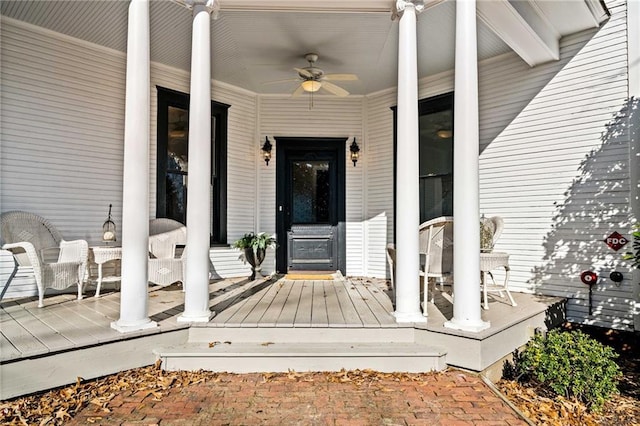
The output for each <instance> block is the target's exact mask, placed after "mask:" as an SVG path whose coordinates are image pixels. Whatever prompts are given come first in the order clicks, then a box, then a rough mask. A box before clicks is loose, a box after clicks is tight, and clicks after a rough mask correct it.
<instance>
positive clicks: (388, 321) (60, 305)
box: [0, 277, 546, 399]
mask: <svg viewBox="0 0 640 426" xmlns="http://www.w3.org/2000/svg"><path fill="white" fill-rule="evenodd" d="M209 294H210V296H209V299H210V304H209V305H210V307H211V310H212V311H214V312H215V313H216V315H215V316H214V318H213V319H212V320H211V321H210V322H209V323H205V324H200V323H198V324H193V325H189V324H184V323H178V322H177V320H176V319H177V317H178V316H179V315H180V314H181V313H182V312H183V309H184V305H183V303H184V293H183V292H182V291H181V288H180V287H179V286H177V285H174V286H169V287H165V288H160V287H152V288H150V291H149V315H150V318H151V319H152V320H153V321H156V322H157V323H158V327H155V328H152V329H147V330H141V331H137V332H132V333H126V334H121V333H119V332H117V331H115V330H113V329H112V328H111V323H112V322H113V321H116V320H118V318H119V316H120V312H119V309H120V308H119V306H120V293H119V292H117V291H113V290H111V291H110V290H109V289H107V290H105V291H104V292H103V295H102V296H101V297H99V298H94V297H92V295H93V293H92V292H91V291H90V290H88V291H86V297H85V299H83V300H76V298H75V295H74V294H73V289H71V291H70V292H69V293H66V294H58V295H50V296H47V297H45V307H44V308H38V307H37V297H31V298H26V299H16V300H6V301H3V302H2V303H0V331H1V333H0V382H1V383H0V384H1V387H0V390H1V392H0V399H6V398H9V397H13V396H16V395H20V394H25V393H31V392H35V391H38V390H42V389H47V388H51V387H55V386H59V385H62V384H66V383H70V382H73V381H75V379H76V377H78V376H80V377H83V378H85V379H90V378H94V377H99V376H102V375H105V374H111V373H114V372H117V371H121V370H124V369H128V368H134V367H137V366H142V365H149V364H152V363H153V362H155V360H156V359H157V358H158V356H159V354H160V352H161V351H162V350H164V349H166V348H172V347H173V348H180V347H183V348H184V347H189V345H192V346H193V347H203V348H205V349H204V350H205V351H207V352H211V351H210V350H208V349H207V348H209V345H208V343H207V342H211V341H212V340H220V341H224V340H234V342H235V343H237V344H234V345H233V350H236V348H240V347H241V345H242V344H243V343H247V344H248V343H251V342H253V343H256V342H264V341H265V339H269V340H271V341H273V342H283V343H284V342H286V343H288V344H289V346H288V347H287V348H288V349H287V351H288V352H287V354H286V355H283V356H288V357H289V358H291V356H292V354H293V353H295V352H305V351H308V350H309V348H310V347H311V346H313V345H309V344H306V346H305V347H304V349H302V348H296V347H295V344H297V343H300V342H307V343H313V344H318V345H319V346H318V348H320V349H318V351H322V350H327V351H330V350H334V351H335V350H337V349H336V348H338V349H339V348H341V346H340V345H341V344H347V345H348V344H349V343H359V344H362V345H364V346H363V347H364V348H365V349H366V350H367V351H369V353H374V352H375V354H377V355H376V356H377V357H380V356H381V353H383V352H388V353H389V354H391V355H390V356H393V354H394V353H396V355H398V354H400V352H402V353H403V354H404V355H403V356H407V355H406V354H407V353H409V352H412V351H413V348H412V347H411V346H410V345H416V344H417V345H418V346H419V347H420V348H421V350H422V349H424V348H426V346H425V345H430V347H433V345H438V344H441V343H442V342H444V346H446V347H447V348H445V349H444V350H442V351H440V352H439V355H438V356H440V357H442V356H443V354H445V353H447V351H448V352H452V351H456V352H459V351H457V350H456V349H452V348H456V347H458V346H457V345H460V344H461V343H460V342H461V341H460V340H456V339H463V340H462V342H464V341H473V342H475V343H478V342H480V343H482V340H483V339H487V341H489V340H490V339H491V338H492V336H493V334H494V333H492V332H485V333H484V334H483V336H477V335H470V336H465V335H464V334H465V333H460V332H457V333H456V332H455V331H453V330H448V329H444V328H443V327H442V323H443V322H444V320H446V319H447V316H448V315H450V313H449V311H450V304H449V305H447V299H446V294H445V293H443V294H441V295H439V296H437V297H436V305H435V306H430V307H429V313H430V317H429V323H428V324H426V325H424V324H423V325H418V324H416V325H414V324H398V323H396V322H395V319H394V317H393V315H392V312H393V306H392V303H391V300H390V298H389V296H388V294H387V291H386V282H385V281H384V280H375V279H366V278H364V279H362V278H349V279H345V278H343V277H339V278H338V279H335V280H333V281H302V280H285V279H283V278H281V277H276V278H273V279H260V280H255V281H248V280H246V279H227V280H219V281H214V282H212V283H211V284H210V286H209ZM443 296H444V298H443ZM533 298H534V296H531V295H516V299H517V301H518V303H519V307H518V308H517V309H515V308H511V307H510V306H501V305H502V304H501V303H499V302H497V303H493V304H492V309H491V310H489V311H484V312H483V317H485V316H486V317H488V318H485V319H489V320H491V316H496V318H495V320H497V323H496V325H497V326H498V327H496V330H497V331H500V330H507V331H508V330H509V329H510V326H511V325H513V324H519V323H522V321H524V320H527V318H531V317H532V316H533V315H540V313H541V312H542V313H544V311H545V308H546V305H544V304H539V303H537V302H534V299H533ZM438 304H440V305H442V306H441V307H440V308H439V307H438ZM491 321H492V325H493V324H494V320H491ZM538 322H539V321H538ZM492 328H494V327H492ZM498 329H500V330H498ZM418 333H422V336H421V337H420V336H418ZM521 334H522V333H521ZM506 335H508V333H507V334H505V336H506ZM442 336H444V337H442ZM509 336H511V335H509ZM465 339H466V340H465ZM508 339H513V337H508ZM521 339H522V338H520V340H521ZM390 342H395V344H396V346H395V347H393V348H392V347H390V346H389V343H390ZM475 343H474V344H475ZM371 344H373V345H374V346H375V345H378V346H377V347H375V348H374V347H373V346H371ZM181 345H182V346H181ZM184 345H187V346H184ZM291 345H294V346H291ZM323 345H324V346H323ZM367 345H369V346H367ZM402 345H405V346H402ZM225 346H226V345H225ZM228 346H231V345H228ZM274 346H276V347H274V348H269V350H271V351H275V352H277V350H278V349H279V348H277V346H278V345H274ZM444 346H443V347H444ZM493 346H496V345H493ZM347 347H350V348H354V346H353V345H351V346H347ZM462 347H464V344H463V345H462ZM159 348H160V349H159ZM163 348H164V349H163ZM260 348H262V349H264V347H259V349H260ZM281 348H284V346H281ZM385 348H386V349H385ZM223 349H224V350H230V349H229V348H221V349H220V350H223ZM198 350H202V348H201V349H198ZM473 350H474V351H475V350H476V349H475V348H474V349H473ZM511 350H513V347H511V348H510V349H509V350H508V351H507V352H505V354H506V353H509V352H510V351H511ZM275 352H274V353H275ZM463 352H464V351H463ZM230 356H231V357H234V356H235V357H238V353H235V352H234V353H231V352H230ZM270 356H274V355H273V354H272V355H270ZM459 358H460V356H457V355H456V356H453V357H452V358H451V359H454V360H458V359H459ZM163 359H164V358H163ZM448 360H449V357H447V362H448ZM216 362H218V361H216ZM416 362H418V361H416ZM258 365H259V364H258ZM318 365H319V364H318ZM454 365H459V364H455V363H454ZM200 368H202V367H200ZM230 368H234V367H230ZM356 368H361V367H359V366H357V365H356ZM25 371H29V373H30V374H29V377H30V379H29V380H30V381H31V382H28V381H27V380H25V375H24V372H25ZM229 371H232V370H229ZM31 378H33V379H31Z"/></svg>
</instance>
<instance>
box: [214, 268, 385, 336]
mask: <svg viewBox="0 0 640 426" xmlns="http://www.w3.org/2000/svg"><path fill="white" fill-rule="evenodd" d="M255 290H257V292H256V294H255V295H254V296H253V297H248V298H242V299H241V300H240V301H239V302H238V303H234V304H233V305H230V306H229V305H227V304H221V306H220V308H222V309H220V310H217V309H216V311H217V312H219V313H217V314H216V316H215V317H214V318H213V320H212V321H211V322H210V324H209V326H211V327H371V328H379V327H398V324H397V323H396V321H395V318H394V317H393V315H391V313H392V312H393V306H392V304H391V300H390V299H389V297H388V296H387V295H386V294H385V293H384V292H383V289H381V288H380V287H379V286H377V285H375V284H374V283H373V282H366V281H360V280H346V279H344V278H337V279H335V280H333V281H311V280H309V281H308V280H287V279H284V278H283V279H280V280H278V281H277V282H265V283H264V284H261V285H258V286H256V287H254V288H253V289H252V291H255ZM214 308H216V307H214Z"/></svg>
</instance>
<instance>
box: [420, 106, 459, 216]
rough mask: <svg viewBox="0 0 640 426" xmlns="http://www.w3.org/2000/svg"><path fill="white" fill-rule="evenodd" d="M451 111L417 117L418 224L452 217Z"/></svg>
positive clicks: (446, 110)
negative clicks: (418, 123) (418, 125)
mask: <svg viewBox="0 0 640 426" xmlns="http://www.w3.org/2000/svg"><path fill="white" fill-rule="evenodd" d="M452 129H453V110H452V109H445V110H443V111H438V112H432V113H428V114H424V115H421V116H420V222H424V221H427V220H430V219H433V218H435V217H438V216H452V215H453V131H452Z"/></svg>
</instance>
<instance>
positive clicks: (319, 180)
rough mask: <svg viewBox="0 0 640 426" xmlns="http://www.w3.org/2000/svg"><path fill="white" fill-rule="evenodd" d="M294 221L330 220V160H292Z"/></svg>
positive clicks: (324, 221) (321, 221) (314, 221)
mask: <svg viewBox="0 0 640 426" xmlns="http://www.w3.org/2000/svg"><path fill="white" fill-rule="evenodd" d="M291 188H292V201H293V203H292V206H293V207H292V213H293V214H292V220H293V223H300V224H302V223H328V222H329V195H330V182H329V162H328V161H292V162H291Z"/></svg>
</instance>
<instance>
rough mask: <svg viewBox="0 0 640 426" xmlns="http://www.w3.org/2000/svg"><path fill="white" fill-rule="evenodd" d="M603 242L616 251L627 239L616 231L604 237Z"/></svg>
mask: <svg viewBox="0 0 640 426" xmlns="http://www.w3.org/2000/svg"><path fill="white" fill-rule="evenodd" d="M604 242H605V243H606V244H607V245H608V246H609V247H611V248H612V249H613V250H615V251H618V250H620V249H621V248H622V247H624V245H625V244H627V243H628V242H629V240H627V239H626V238H625V237H623V236H622V235H620V234H619V233H618V232H617V231H616V232H614V233H613V234H611V235H609V236H608V237H607V238H605V240H604Z"/></svg>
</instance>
